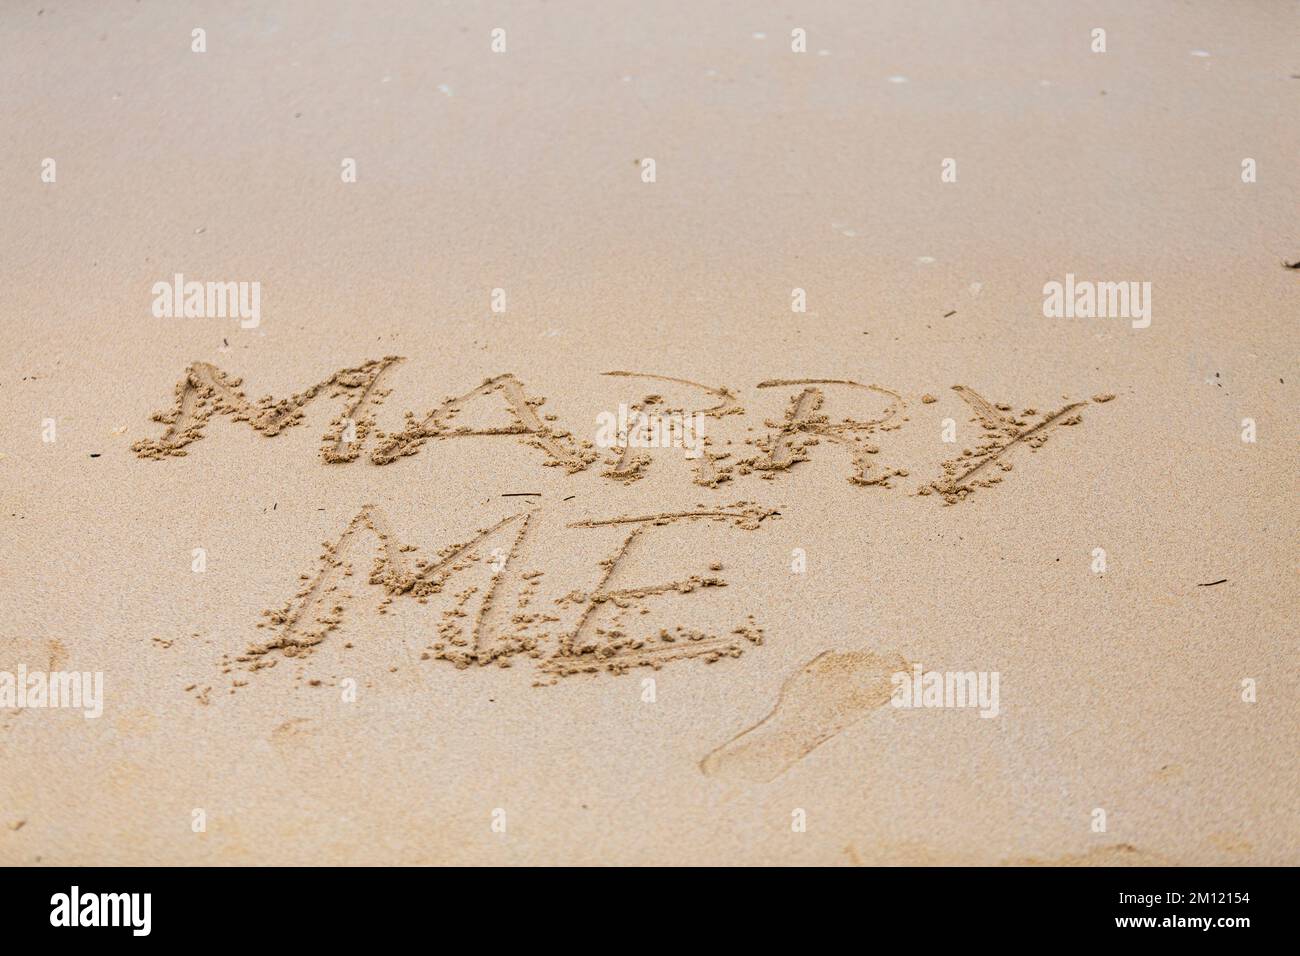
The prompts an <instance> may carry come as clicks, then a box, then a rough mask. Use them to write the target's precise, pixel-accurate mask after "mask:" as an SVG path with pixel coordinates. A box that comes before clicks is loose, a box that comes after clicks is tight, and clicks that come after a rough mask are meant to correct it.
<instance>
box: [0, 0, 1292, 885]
mask: <svg viewBox="0 0 1300 956" xmlns="http://www.w3.org/2000/svg"><path fill="white" fill-rule="evenodd" d="M860 6H861V5H858V4H849V3H812V4H804V5H800V7H801V10H800V12H799V13H797V14H796V13H792V12H791V11H790V9H789V8H787V7H785V6H782V5H779V4H774V3H769V2H746V3H740V2H726V3H715V4H708V5H699V4H690V3H657V4H651V5H615V4H596V3H592V4H578V3H532V2H528V3H524V2H520V3H511V4H495V3H483V4H474V5H439V6H437V7H433V6H431V5H428V4H423V3H415V2H405V3H393V4H384V5H381V6H379V7H378V8H376V7H375V6H374V5H365V6H364V7H359V6H352V5H348V4H342V3H318V2H312V3H309V2H305V0H298V2H284V3H276V4H266V5H262V4H238V5H222V6H215V5H212V6H210V5H207V4H188V3H161V2H157V3H150V2H145V3H111V4H104V5H94V6H90V5H86V6H81V5H72V4H67V5H58V6H55V5H52V4H48V3H47V4H45V5H44V6H42V5H41V4H40V3H37V2H30V3H21V4H19V3H13V4H8V5H7V6H6V9H5V10H4V11H3V13H0V24H2V28H0V107H2V108H0V116H3V117H4V120H3V121H2V122H3V127H4V136H3V137H2V140H3V143H4V145H3V146H2V147H0V190H2V192H0V195H3V196H4V198H5V203H4V218H5V222H4V227H3V229H0V274H2V275H3V285H4V291H5V302H4V307H3V310H2V311H0V314H2V315H3V320H2V321H3V341H4V348H3V351H2V352H0V456H2V457H0V487H3V499H4V508H3V514H0V520H3V522H4V529H5V530H4V534H3V535H0V569H2V572H0V573H2V574H3V583H2V585H0V622H3V624H2V625H0V671H7V672H10V673H13V674H17V673H18V672H19V669H20V668H23V669H25V671H26V672H28V673H30V672H51V671H63V672H92V673H93V672H100V673H102V675H103V678H102V679H103V700H102V715H101V716H99V717H97V718H91V719H87V717H86V716H84V714H83V712H82V711H81V710H77V709H73V708H37V707H28V708H23V709H20V708H17V707H16V706H13V707H8V708H0V768H2V769H0V863H4V864H25V865H26V864H41V865H60V864H154V863H160V864H264V863H289V864H306V863H312V864H346V863H363V864H376V863H400V864H711V863H724V864H866V865H872V864H1014V865H1029V864H1036V865H1043V864H1046V865H1129V864H1134V865H1144V864H1183V865H1187V864H1210V865H1238V864H1266V865H1276V864H1290V865H1295V864H1297V863H1300V812H1298V809H1297V796H1296V795H1297V793H1300V769H1298V768H1300V762H1298V760H1297V757H1298V756H1300V754H1298V745H1297V740H1300V733H1298V731H1300V719H1298V712H1297V699H1298V697H1297V691H1298V690H1300V686H1298V685H1300V676H1298V674H1297V667H1296V663H1297V654H1296V651H1297V645H1296V634H1297V629H1296V614H1295V609H1296V599H1297V596H1300V595H1298V590H1300V589H1298V588H1297V566H1296V551H1295V546H1296V541H1297V530H1298V529H1297V523H1298V521H1297V511H1296V507H1295V502H1296V491H1297V486H1296V468H1295V461H1296V459H1295V449H1296V445H1295V441H1296V437H1297V436H1296V429H1295V423H1296V410H1297V406H1296V390H1297V385H1298V384H1300V369H1297V367H1296V341H1297V337H1296V328H1297V317H1298V314H1300V310H1298V309H1297V298H1296V296H1297V285H1296V283H1297V281H1300V273H1297V272H1296V271H1293V270H1290V269H1287V268H1285V267H1284V266H1283V260H1285V261H1287V262H1292V261H1295V260H1296V259H1300V244H1297V243H1298V242H1300V238H1298V237H1297V235H1296V231H1295V211H1296V209H1297V208H1298V202H1297V200H1298V199H1300V171H1298V169H1297V165H1296V157H1297V155H1298V154H1297V147H1298V146H1300V135H1298V133H1297V129H1298V126H1297V123H1296V119H1295V117H1296V115H1297V113H1296V97H1297V94H1300V79H1297V75H1300V58H1298V57H1297V53H1296V48H1295V46H1294V43H1293V42H1292V39H1291V36H1290V35H1289V34H1292V33H1293V27H1294V19H1293V11H1292V10H1291V9H1290V8H1289V7H1288V6H1287V5H1285V4H1277V5H1272V4H1249V5H1248V4H1233V3H1227V2H1223V3H1208V2H1203V3H1195V4H1174V3H1168V2H1153V3H1147V4H1142V5H1140V6H1139V5H1134V4H1131V3H1122V2H1112V3H1104V2H1089V3H1053V4H1028V3H1025V4H998V5H996V6H993V5H982V4H964V3H917V2H893V3H883V4H873V5H871V9H869V10H868V9H861V8H860ZM195 28H201V29H203V30H204V31H206V32H205V34H204V35H203V40H204V42H205V44H206V49H205V51H204V52H201V53H199V52H194V51H193V50H192V48H191V47H192V44H193V43H194V42H195V41H194V39H193V34H192V31H193V30H194V29H195ZM495 28H502V29H503V30H504V31H505V34H504V39H505V50H504V52H494V51H493V49H492V43H493V42H494V41H493V34H492V31H493V30H494V29H495ZM1094 28H1103V29H1104V30H1105V31H1106V51H1105V52H1104V53H1100V52H1094V51H1093V49H1092V47H1093V46H1094V44H1095V40H1094V39H1093V38H1092V31H1093V30H1094ZM796 29H801V30H804V31H806V44H807V48H806V52H803V53H796V52H794V51H793V50H792V49H791V44H792V38H791V37H792V33H791V31H793V30H796ZM46 159H52V160H54V161H55V165H54V166H53V167H49V166H47V164H45V163H44V160H46ZM648 159H652V160H653V161H654V162H653V166H650V165H649V164H647V163H646V162H644V161H645V160H648ZM948 159H951V160H954V161H955V170H956V180H955V181H944V178H943V172H944V169H945V166H944V162H945V160H948ZM1246 159H1252V160H1254V164H1253V167H1254V169H1255V170H1256V178H1255V181H1253V182H1245V181H1243V169H1244V167H1243V161H1244V160H1246ZM348 160H352V161H353V162H354V164H355V167H354V168H355V177H354V178H355V181H345V180H346V179H347V178H348V175H349V166H348ZM651 169H653V181H647V180H648V179H649V174H650V171H651ZM47 173H49V174H51V175H47ZM51 178H52V179H53V181H47V180H48V179H51ZM177 274H181V275H183V276H184V277H185V280H184V281H199V282H208V281H211V282H247V283H252V282H257V283H259V286H258V289H259V290H260V310H259V315H258V316H257V322H256V324H255V325H253V323H252V322H251V320H245V321H243V322H241V321H240V320H239V319H237V318H229V317H225V318H223V317H219V316H207V317H192V318H185V317H175V318H172V317H159V316H157V315H156V314H155V304H156V300H157V298H158V296H159V295H161V293H157V292H155V291H154V289H155V284H156V283H162V284H164V285H170V284H171V283H173V281H174V276H175V275H177ZM1067 274H1068V275H1070V276H1073V277H1075V278H1076V279H1077V280H1079V281H1084V280H1088V281H1098V282H1126V283H1127V282H1130V281H1132V282H1137V283H1147V282H1149V283H1150V287H1149V288H1150V293H1149V298H1148V299H1147V300H1146V301H1147V302H1148V303H1149V304H1150V306H1151V321H1150V325H1149V327H1145V328H1142V327H1135V324H1136V325H1140V324H1141V323H1140V322H1137V320H1134V321H1130V319H1129V318H1126V317H1123V316H1119V317H1114V316H1112V317H1104V318H1080V317H1076V318H1049V317H1045V315H1044V298H1045V292H1044V286H1045V284H1047V283H1050V282H1053V281H1058V282H1065V281H1066V276H1067ZM250 288H251V287H250ZM494 290H502V291H501V293H499V294H497V298H496V299H495V304H496V305H497V306H498V307H499V306H500V305H501V303H502V297H504V306H505V308H504V311H494V308H493V305H494ZM794 290H803V294H804V296H805V299H806V310H805V311H794V310H793V306H792V303H794V304H797V298H798V295H797V293H796V292H795V291H794ZM164 311H165V310H164ZM181 311H182V312H183V310H181ZM245 326H249V327H245ZM386 357H393V358H392V361H388V362H385V359H386ZM399 359H400V361H399ZM367 363H371V364H367ZM616 371H618V372H632V373H636V374H635V375H607V374H605V373H609V372H616ZM338 373H342V374H338ZM235 380H242V385H239V386H236V385H234V384H233V383H234V381H235ZM485 382H488V383H489V384H488V385H487V387H485V388H483V389H481V390H480V389H479V386H481V385H483V383H485ZM187 383H188V385H187ZM318 383H324V384H323V385H322V386H321V388H319V389H317V390H315V391H313V392H308V390H309V389H311V388H312V387H313V386H316V385H317V384H318ZM844 383H855V384H844ZM178 385H179V386H180V389H179V391H178V390H177V389H178ZM236 389H242V391H243V392H244V393H245V398H243V399H240V398H238V397H237V396H236V394H235V390H236ZM476 390H478V391H476ZM268 395H269V396H273V397H274V401H271V402H262V403H261V404H259V402H258V400H259V399H261V398H262V397H263V396H268ZM205 396H206V398H205ZM294 396H296V398H294ZM178 399H179V400H180V402H181V405H180V407H179V418H178V419H177V420H176V421H175V422H174V423H173V424H174V425H175V427H171V426H169V425H168V424H167V423H165V422H159V421H153V420H151V417H150V416H151V415H153V414H154V413H159V412H160V413H163V417H166V416H167V415H168V414H169V412H171V411H173V410H174V408H173V406H174V403H175V402H177V401H178ZM448 399H452V401H451V402H450V404H447V400H448ZM540 399H544V400H545V402H544V404H538V403H537V402H538V400H540ZM282 400H287V404H285V405H277V404H276V403H278V402H281V401H282ZM201 402H205V404H201ZM638 403H639V404H640V405H641V406H642V407H643V409H645V410H651V411H658V412H661V413H663V414H665V415H666V416H669V417H671V414H672V413H673V412H674V411H682V412H686V413H691V412H695V411H703V410H706V409H714V413H713V414H704V416H703V418H702V421H703V430H704V435H705V436H706V438H707V444H706V445H705V446H704V452H705V453H704V454H702V455H701V456H700V457H698V458H694V459H688V458H686V457H685V454H684V450H683V449H682V448H663V449H655V450H653V451H648V452H644V453H635V454H633V453H629V454H628V455H627V456H624V455H622V454H620V453H618V452H617V451H611V450H609V449H606V448H601V447H598V446H597V445H596V433H597V417H598V416H599V415H601V414H602V413H606V414H616V413H617V411H618V409H619V405H620V404H626V405H628V406H632V405H635V404H638ZM227 412H229V413H232V414H227ZM407 412H411V413H413V416H412V417H410V418H406V417H405V415H406V413H407ZM209 413H211V416H210V417H205V416H207V415H209ZM430 413H433V414H432V415H431V414H430ZM724 413H725V414H724ZM1058 413H1059V414H1058ZM548 416H554V417H553V418H551V417H548ZM819 416H821V417H819ZM238 419H244V420H238ZM345 419H347V420H345ZM1247 419H1249V420H1250V422H1251V423H1253V429H1254V433H1253V436H1250V437H1253V438H1254V440H1253V441H1250V440H1243V434H1244V433H1247V432H1248V431H1249V430H1250V426H1249V425H1248V424H1247V422H1246V420H1247ZM349 421H351V423H352V426H353V428H355V433H352V432H347V429H348V422H349ZM196 426H201V427H198V428H197V431H196ZM458 428H459V429H463V430H464V431H465V432H470V433H474V432H478V433H481V434H465V433H458V432H457V431H456V429H458ZM345 432H347V434H346V435H345ZM379 433H383V434H382V435H381V434H379ZM484 433H485V434H484ZM196 434H197V435H198V436H201V437H198V439H197V440H193V441H189V439H191V438H194V437H195V436H196ZM945 436H946V437H949V438H952V439H953V441H944V437H945ZM346 437H355V438H356V439H357V440H356V441H352V442H348V441H346V440H344V439H345V438H346ZM175 452H184V454H174V453H175ZM964 453H966V454H964ZM642 454H644V456H645V457H644V458H642V457H641V455H642ZM327 459H333V460H327ZM349 459H350V460H349ZM1004 466H1009V468H1004ZM993 478H997V479H1000V480H997V481H990V480H989V479H993ZM655 516H658V517H657V518H656V520H642V519H646V518H648V517H651V518H654V517H655ZM453 546H464V547H459V548H458V547H453ZM410 548H414V549H415V550H406V549H410ZM448 549H449V550H448ZM1098 549H1101V550H1100V551H1098ZM1103 567H1104V570H1102V568H1103ZM264 612H269V614H266V613H264ZM259 625H261V626H259ZM646 665H652V666H646ZM915 667H919V668H921V669H922V670H923V671H937V672H975V673H977V674H982V675H985V676H986V677H987V676H988V675H992V674H995V673H996V675H997V676H998V681H999V683H998V688H999V699H998V706H997V713H996V716H993V715H990V716H989V717H987V718H986V717H981V715H980V712H979V709H977V708H972V707H965V708H961V707H952V708H949V707H942V708H926V707H921V708H902V707H895V706H893V705H892V703H891V699H892V698H893V697H894V695H895V687H896V679H895V676H894V675H897V674H900V673H901V674H905V675H910V674H912V673H914V670H913V669H914V668H915ZM0 690H2V687H0ZM1099 811H1100V813H1099Z"/></svg>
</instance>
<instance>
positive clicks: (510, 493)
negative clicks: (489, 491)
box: [501, 491, 542, 498]
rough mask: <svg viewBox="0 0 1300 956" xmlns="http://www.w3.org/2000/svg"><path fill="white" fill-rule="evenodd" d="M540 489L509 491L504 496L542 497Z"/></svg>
mask: <svg viewBox="0 0 1300 956" xmlns="http://www.w3.org/2000/svg"><path fill="white" fill-rule="evenodd" d="M541 496H542V493H541V492H540V491H507V492H506V493H505V494H503V495H502V496H501V497H502V498H540V497H541Z"/></svg>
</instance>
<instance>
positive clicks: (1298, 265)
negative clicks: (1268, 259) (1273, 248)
mask: <svg viewBox="0 0 1300 956" xmlns="http://www.w3.org/2000/svg"><path fill="white" fill-rule="evenodd" d="M1282 268H1284V269H1300V259H1297V260H1296V261H1295V262H1287V261H1286V260H1285V259H1283V260H1282Z"/></svg>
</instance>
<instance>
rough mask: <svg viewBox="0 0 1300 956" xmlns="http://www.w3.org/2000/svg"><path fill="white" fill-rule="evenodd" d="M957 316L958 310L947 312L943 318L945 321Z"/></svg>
mask: <svg viewBox="0 0 1300 956" xmlns="http://www.w3.org/2000/svg"><path fill="white" fill-rule="evenodd" d="M956 314H957V310H956V309H953V310H952V311H951V312H945V313H944V314H943V317H944V318H945V319H947V318H951V317H952V316H954V315H956Z"/></svg>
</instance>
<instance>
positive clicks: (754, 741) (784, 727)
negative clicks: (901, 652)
mask: <svg viewBox="0 0 1300 956" xmlns="http://www.w3.org/2000/svg"><path fill="white" fill-rule="evenodd" d="M906 670H907V662H906V661H904V660H903V658H902V657H899V656H894V657H890V658H885V657H880V656H877V655H875V654H869V653H861V652H854V651H849V652H844V653H840V652H836V651H823V652H822V653H821V654H818V655H817V656H816V657H814V658H813V659H812V660H810V661H809V662H808V663H807V664H805V665H804V666H803V667H801V668H799V670H798V671H796V672H795V673H794V674H792V675H791V676H790V677H789V678H787V679H786V682H785V684H784V685H783V686H782V687H781V694H780V696H779V697H778V698H777V701H776V706H775V707H773V708H772V711H771V713H769V714H768V715H767V716H766V717H764V718H763V719H762V720H760V721H759V722H758V723H757V724H755V725H754V726H753V727H750V728H749V729H748V730H745V731H742V732H741V733H740V734H738V735H737V736H736V737H733V738H732V739H731V740H729V741H728V742H727V743H725V744H723V745H722V746H721V747H719V748H718V749H717V750H715V751H713V752H712V753H711V754H709V755H708V756H707V757H705V758H704V759H703V760H701V761H700V769H701V770H702V771H704V773H706V774H708V775H709V776H711V777H719V778H721V779H723V780H730V781H737V782H746V783H768V782H769V781H772V780H775V779H776V778H777V777H779V776H781V774H783V773H785V772H786V771H787V770H789V769H790V768H791V767H792V766H794V764H795V763H797V762H798V761H800V760H802V759H803V758H804V757H805V756H807V755H808V754H809V753H811V752H812V751H813V750H814V749H815V748H817V747H819V746H821V745H822V744H824V743H825V742H826V741H828V740H830V739H831V738H832V737H834V736H835V735H836V734H838V733H839V732H840V731H841V730H843V729H844V728H846V727H848V726H849V725H850V724H852V723H854V722H855V721H858V720H860V719H862V718H863V717H865V716H866V715H867V714H868V713H870V712H871V711H873V710H875V709H876V708H877V707H881V706H883V705H884V704H885V703H887V702H888V701H889V698H890V696H891V695H892V691H893V684H892V681H891V680H890V678H891V677H892V676H893V675H894V674H896V673H898V672H900V671H906Z"/></svg>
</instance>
